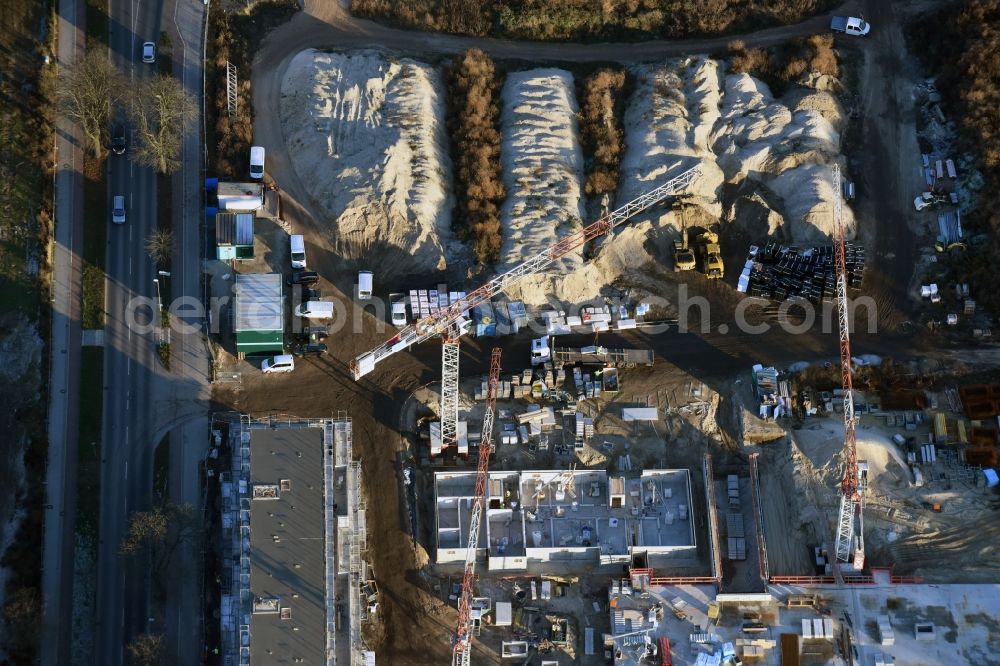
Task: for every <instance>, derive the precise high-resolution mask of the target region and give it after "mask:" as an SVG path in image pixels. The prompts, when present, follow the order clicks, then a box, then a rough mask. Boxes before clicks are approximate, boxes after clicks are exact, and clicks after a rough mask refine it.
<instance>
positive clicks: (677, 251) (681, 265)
mask: <svg viewBox="0 0 1000 666" xmlns="http://www.w3.org/2000/svg"><path fill="white" fill-rule="evenodd" d="M694 267H695V258H694V252H693V251H692V250H691V248H690V247H688V230H687V224H686V222H685V220H684V209H683V208H681V239H680V240H679V241H674V271H676V272H680V271H690V270H694Z"/></svg>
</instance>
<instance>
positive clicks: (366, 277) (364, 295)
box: [358, 271, 372, 301]
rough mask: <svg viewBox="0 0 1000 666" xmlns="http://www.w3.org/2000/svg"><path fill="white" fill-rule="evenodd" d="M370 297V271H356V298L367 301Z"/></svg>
mask: <svg viewBox="0 0 1000 666" xmlns="http://www.w3.org/2000/svg"><path fill="white" fill-rule="evenodd" d="M371 297H372V272H371V271H361V272H360V273H358V299H360V300H362V301H367V300H368V299H370V298H371Z"/></svg>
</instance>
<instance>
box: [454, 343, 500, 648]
mask: <svg viewBox="0 0 1000 666" xmlns="http://www.w3.org/2000/svg"><path fill="white" fill-rule="evenodd" d="M500 353H501V349H500V348H499V347H494V348H493V354H492V355H491V356H490V376H489V382H488V386H487V389H486V413H485V414H484V415H483V430H482V437H481V439H480V440H479V467H478V469H477V471H476V492H475V495H474V496H473V498H472V514H471V517H470V518H469V542H468V543H467V544H466V547H465V573H464V574H463V576H462V596H461V597H459V600H458V628H457V629H456V630H455V647H454V650H453V652H452V664H453V666H468V665H469V663H470V660H471V657H472V642H471V636H470V633H469V620H470V618H471V616H472V582H473V579H474V578H475V576H476V549H477V548H479V527H480V525H481V524H482V519H483V504H485V503H486V480H487V478H488V475H489V469H490V451H491V449H492V446H493V420H494V418H495V416H496V410H497V385H498V384H499V383H500Z"/></svg>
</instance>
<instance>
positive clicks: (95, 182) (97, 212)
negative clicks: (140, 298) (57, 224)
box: [82, 157, 109, 329]
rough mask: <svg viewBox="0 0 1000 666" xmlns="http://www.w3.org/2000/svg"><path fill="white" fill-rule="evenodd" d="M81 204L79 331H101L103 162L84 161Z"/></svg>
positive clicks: (104, 252)
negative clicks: (82, 206)
mask: <svg viewBox="0 0 1000 666" xmlns="http://www.w3.org/2000/svg"><path fill="white" fill-rule="evenodd" d="M83 205H84V218H83V308H82V318H83V328H85V329H88V328H104V312H105V311H104V287H105V272H104V270H105V261H106V257H107V247H108V215H109V213H108V179H107V169H106V168H105V165H104V162H101V161H98V160H96V159H94V158H93V157H87V158H85V160H84V178H83Z"/></svg>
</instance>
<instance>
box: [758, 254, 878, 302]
mask: <svg viewBox="0 0 1000 666" xmlns="http://www.w3.org/2000/svg"><path fill="white" fill-rule="evenodd" d="M750 255H751V256H750V270H749V275H748V276H747V279H746V283H745V291H746V293H747V294H748V295H750V296H755V297H758V298H766V299H769V300H772V301H784V300H786V299H789V298H804V299H806V300H808V301H809V302H811V303H816V304H818V303H820V302H822V301H833V300H834V299H835V298H836V294H837V271H836V268H835V266H834V250H833V246H832V245H823V246H819V247H811V248H807V249H799V248H797V247H793V246H789V245H778V244H777V243H773V242H772V243H768V244H767V245H766V246H764V248H763V249H760V248H757V247H756V246H754V247H752V248H751V250H750ZM844 263H845V265H846V268H847V286H848V287H850V288H852V289H860V288H861V280H862V276H863V275H864V271H865V249H864V248H863V247H859V246H856V245H854V244H853V243H846V244H845V254H844ZM743 290H744V284H743V282H742V281H741V291H743Z"/></svg>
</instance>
